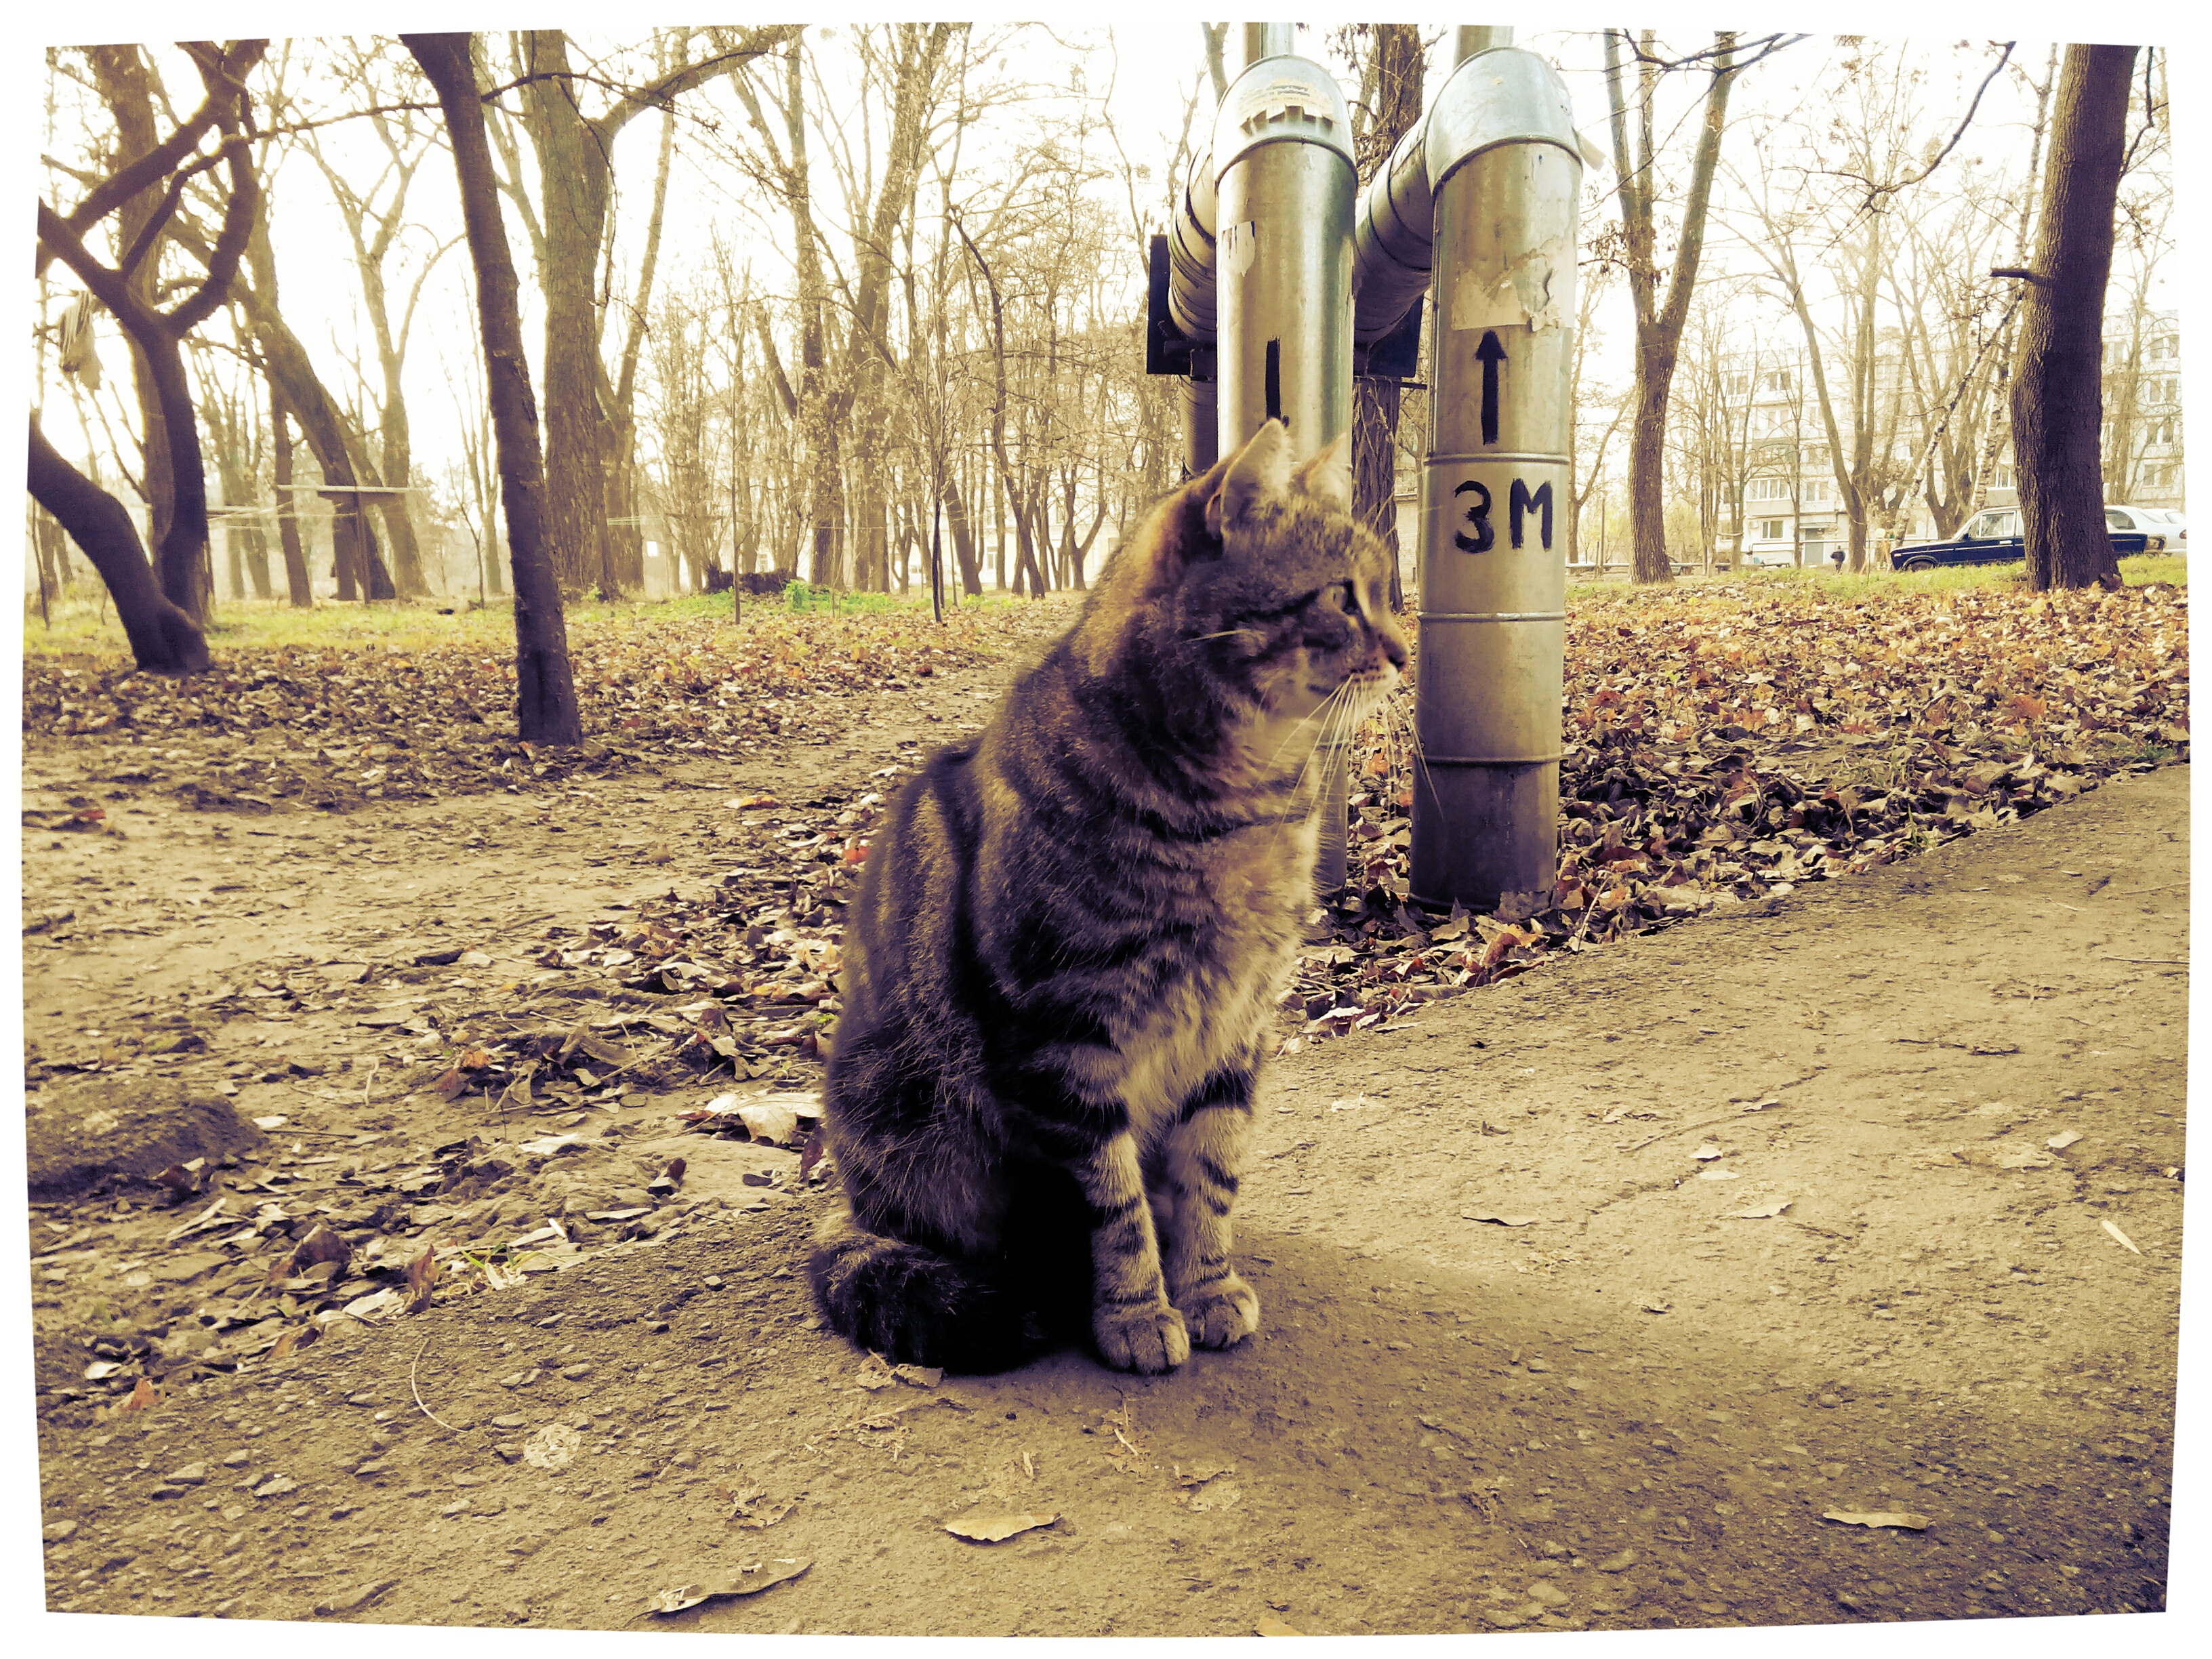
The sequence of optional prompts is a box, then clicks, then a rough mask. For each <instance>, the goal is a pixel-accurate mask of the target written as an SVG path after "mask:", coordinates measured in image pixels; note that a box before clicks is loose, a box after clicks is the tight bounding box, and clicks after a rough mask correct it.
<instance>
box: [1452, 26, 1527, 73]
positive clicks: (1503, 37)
mask: <svg viewBox="0 0 2212 1659" xmlns="http://www.w3.org/2000/svg"><path fill="white" fill-rule="evenodd" d="M1512 44H1513V31H1512V30H1511V29H1499V28H1489V27H1485V26H1483V25H1482V24H1480V23H1462V24H1461V25H1460V26H1459V27H1457V28H1455V29H1454V30H1453V31H1452V67H1453V68H1454V69H1457V68H1458V67H1459V66H1460V65H1461V64H1464V63H1465V62H1467V60H1468V58H1472V57H1474V55H1475V53H1477V52H1488V51H1489V50H1490V49H1491V48H1492V47H1493V46H1511V45H1512Z"/></svg>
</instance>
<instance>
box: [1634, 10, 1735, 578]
mask: <svg viewBox="0 0 2212 1659" xmlns="http://www.w3.org/2000/svg"><path fill="white" fill-rule="evenodd" d="M1624 48H1629V49H1631V50H1632V54H1633V56H1634V58H1635V60H1636V81H1635V86H1634V88H1633V91H1632V88H1631V87H1630V85H1629V77H1628V72H1627V65H1626V63H1625V62H1624V61H1623V58H1622V55H1621V54H1622V52H1623V50H1624ZM1655 52H1656V40H1655V39H1654V36H1653V33H1652V32H1651V31H1650V29H1646V30H1644V32H1643V33H1642V35H1641V36H1640V37H1639V38H1638V40H1637V41H1636V42H1635V43H1633V46H1632V44H1631V42H1630V40H1629V38H1628V34H1627V32H1626V30H1621V29H1607V31H1606V33H1605V70H1606V76H1605V84H1606V94H1607V101H1608V105H1609V107H1610V109H1611V112H1612V121H1613V169H1614V172H1615V173H1616V174H1617V175H1618V176H1617V178H1616V180H1615V183H1614V192H1615V194H1616V196H1617V197H1619V200H1620V225H1621V236H1620V242H1621V248H1620V261H1621V264H1622V267H1623V269H1624V270H1625V271H1626V276H1627V278H1628V292H1629V297H1630V299H1631V301H1632V302H1633V304H1634V306H1635V311H1636V383H1635V389H1634V391H1633V392H1632V393H1631V394H1630V395H1631V398H1632V403H1631V410H1632V413H1631V416H1630V420H1629V428H1628V500H1629V507H1628V516H1629V526H1630V532H1631V535H1632V538H1633V541H1634V546H1635V551H1634V554H1633V556H1632V565H1631V568H1630V576H1631V579H1632V580H1635V581H1638V582H1664V581H1672V580H1674V567H1673V565H1672V564H1670V563H1669V562H1668V556H1667V535H1666V496H1665V488H1666V486H1665V465H1666V451H1665V444H1666V433H1667V398H1668V392H1669V390H1670V389H1671V387H1672V386H1673V384H1674V363H1675V359H1676V356H1677V355H1678V353H1679V351H1680V345H1681V338H1682V324H1683V321H1684V319H1686V317H1687V316H1688V315H1689V308H1690V295H1691V293H1692V290H1693V289H1695V288H1696V287H1697V283H1698V266H1699V261H1700V259H1701V258H1703V255H1704V252H1705V213H1706V209H1707V207H1708V205H1709V204H1710V203H1711V199H1712V186H1713V171H1714V168H1715V167H1717V165H1718V163H1719V161H1720V153H1721V135H1722V133H1723V131H1725V130H1726V129H1727V125H1728V104H1729V88H1731V87H1732V86H1733V85H1734V83H1735V76H1737V74H1738V73H1740V72H1741V67H1742V66H1740V65H1739V64H1737V62H1736V34H1735V31H1733V30H1723V31H1721V32H1719V33H1716V34H1715V35H1714V37H1713V47H1712V51H1711V53H1710V55H1709V57H1708V58H1707V64H1706V73H1707V80H1706V85H1705V93H1704V95H1703V105H1704V118H1703V120H1702V121H1701V122H1700V123H1699V131H1698V142H1697V148H1696V151H1695V153H1694V155H1693V156H1692V161H1691V163H1690V185H1689V190H1688V191H1687V193H1686V196H1685V197H1684V200H1683V204H1682V210H1681V216H1680V223H1679V225H1678V226H1677V228H1676V231H1675V239H1676V240H1675V251H1674V264H1673V267H1672V270H1670V271H1669V272H1668V273H1667V276H1666V288H1665V290H1664V293H1663V295H1662V291H1661V289H1660V279H1661V275H1662V273H1661V271H1660V269H1659V264H1658V237H1659V230H1658V216H1657V202H1658V194H1659V191H1658V185H1659V179H1658V173H1657V172H1656V160H1657V149H1658V146H1657V143H1656V136H1655V135H1656V125H1657V118H1658V107H1657V106H1658V92H1659V85H1660V81H1661V78H1662V74H1663V73H1664V72H1665V71H1666V70H1668V68H1669V67H1670V66H1669V65H1668V64H1665V63H1663V62H1662V60H1661V59H1660V58H1657V57H1656V56H1655ZM1753 61H1756V60H1755V59H1754V60H1753ZM1632 108H1633V112H1634V115H1635V128H1634V141H1633V143H1632V142H1631V137H1630V120H1629V118H1630V114H1631V111H1632Z"/></svg>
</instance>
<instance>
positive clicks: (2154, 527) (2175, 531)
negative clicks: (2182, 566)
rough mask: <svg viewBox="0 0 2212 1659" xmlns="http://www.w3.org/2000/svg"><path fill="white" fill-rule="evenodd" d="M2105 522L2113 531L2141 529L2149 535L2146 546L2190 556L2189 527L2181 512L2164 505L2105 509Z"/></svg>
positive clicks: (2151, 548) (2176, 554) (2157, 551)
mask: <svg viewBox="0 0 2212 1659" xmlns="http://www.w3.org/2000/svg"><path fill="white" fill-rule="evenodd" d="M2105 522H2106V524H2107V525H2109V526H2112V528H2113V529H2114V530H2118V531H2140V532H2142V534H2143V535H2145V536H2147V537H2148V538H2149V540H2148V542H2147V543H2145V546H2146V548H2147V549H2148V550H2149V551H2151V552H2153V553H2165V554H2167V555H2169V556H2172V557H2174V558H2184V559H2185V558H2187V557H2188V556H2189V526H2188V523H2187V521H2186V520H2184V519H2183V517H2182V516H2181V514H2180V513H2176V512H2174V511H2173V510H2172V508H2170V507H2113V506H2109V505H2108V506H2107V507H2106V508H2105Z"/></svg>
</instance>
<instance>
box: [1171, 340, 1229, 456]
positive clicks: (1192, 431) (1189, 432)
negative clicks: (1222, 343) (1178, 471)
mask: <svg viewBox="0 0 2212 1659" xmlns="http://www.w3.org/2000/svg"><path fill="white" fill-rule="evenodd" d="M1200 350H1204V348H1200ZM1205 355H1206V356H1212V353H1211V352H1210V351H1208V352H1206V354H1205ZM1199 356H1200V352H1199V351H1194V352H1192V353H1191V362H1192V367H1193V368H1196V367H1197V366H1198V357H1199ZM1176 386H1177V387H1178V388H1179V389H1180V390H1181V392H1182V454H1183V467H1184V469H1185V471H1187V472H1188V474H1189V476H1190V477H1194V478H1195V477H1198V475H1199V474H1200V473H1201V472H1204V471H1208V470H1210V469H1211V468H1212V465H1213V464H1214V462H1216V461H1218V460H1219V459H1221V449H1220V437H1221V434H1220V427H1219V416H1218V412H1217V410H1216V406H1215V401H1214V395H1213V382H1212V380H1200V379H1199V377H1198V376H1197V375H1196V374H1188V375H1185V376H1184V377H1183V378H1182V380H1178V381H1176Z"/></svg>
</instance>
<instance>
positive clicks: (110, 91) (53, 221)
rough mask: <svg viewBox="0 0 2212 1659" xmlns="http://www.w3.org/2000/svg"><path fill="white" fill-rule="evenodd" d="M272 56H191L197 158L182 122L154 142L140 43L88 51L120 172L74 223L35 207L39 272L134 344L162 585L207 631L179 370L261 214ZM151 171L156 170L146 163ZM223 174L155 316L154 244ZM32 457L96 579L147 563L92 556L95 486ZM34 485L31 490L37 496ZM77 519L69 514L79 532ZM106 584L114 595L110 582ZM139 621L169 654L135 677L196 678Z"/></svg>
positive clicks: (198, 656) (196, 467)
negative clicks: (200, 181)
mask: <svg viewBox="0 0 2212 1659" xmlns="http://www.w3.org/2000/svg"><path fill="white" fill-rule="evenodd" d="M267 46H268V43H267V42H266V41H264V40H245V41H240V42H237V43H235V44H234V45H233V46H229V47H228V48H223V47H218V46H214V45H212V44H210V43H205V42H195V43H193V44H192V45H191V46H187V47H185V52H186V55H187V56H189V57H190V58H191V61H192V64H193V66H194V68H195V69H196V70H198V72H199V76H200V79H201V82H202V83H203V85H204V88H205V89H206V92H207V94H208V100H209V104H210V106H212V109H213V113H212V114H211V115H210V118H209V125H210V126H211V127H212V128H213V129H214V130H215V131H217V132H219V133H220V134H221V135H222V142H221V143H220V144H219V145H218V147H217V149H216V152H215V154H214V155H212V156H208V157H200V156H198V155H197V152H196V151H194V150H192V149H184V150H183V151H182V152H181V153H179V154H175V155H172V151H173V150H174V149H175V145H174V142H173V141H174V139H175V137H176V132H182V131H185V128H186V127H187V126H189V125H191V124H190V123H184V124H180V125H179V127H178V129H177V130H176V132H173V133H172V134H171V135H170V142H168V143H160V142H156V141H155V139H154V138H153V136H152V135H153V131H154V120H153V114H152V106H153V102H154V90H153V88H154V77H153V73H152V70H151V66H150V65H149V64H147V63H146V61H145V59H144V58H143V54H141V53H140V52H139V51H138V49H137V47H135V46H132V47H95V48H94V49H93V50H92V52H91V54H90V56H91V58H92V59H93V62H94V70H95V74H96V76H97V77H98V78H99V80H100V84H101V88H102V90H103V92H104V93H105V94H106V98H107V102H108V106H109V108H110V110H111V111H112V112H113V115H114V118H115V121H116V125H117V131H118V137H119V139H120V143H121V161H122V167H121V168H120V170H119V171H118V173H117V174H115V175H112V176H111V178H110V179H106V180H103V181H102V182H101V185H95V187H94V194H93V195H92V196H91V197H88V198H87V200H86V201H84V202H82V203H80V204H78V206H77V208H76V210H75V211H74V212H73V213H72V214H71V215H70V216H69V217H68V218H66V219H65V218H64V217H63V216H61V215H60V214H58V213H56V212H55V211H54V210H52V208H51V207H49V206H47V205H46V203H45V202H43V201H41V202H40V204H39V210H38V216H39V241H40V265H41V266H43V265H44V264H45V261H46V259H47V258H59V259H60V260H61V261H62V263H63V264H65V265H67V266H68V267H69V268H70V271H71V272H72V273H73V274H74V275H75V276H76V278H77V279H78V280H79V281H80V282H82V283H83V284H84V285H85V287H86V288H87V289H89V290H90V291H91V293H92V294H93V295H94V297H95V298H96V299H98V300H99V301H100V303H101V304H102V305H104V306H106V307H107V309H108V310H109V312H110V313H112V314H113V316H114V317H115V319H116V321H117V322H118V323H119V324H120V325H122V328H123V331H124V332H125V335H126V336H127V337H128V338H129V339H130V342H131V349H132V362H133V364H134V367H135V368H137V371H138V374H137V379H138V386H139V393H140V399H139V401H140V410H141V414H142V417H143V422H144V431H145V453H146V458H147V474H148V477H147V486H148V488H147V496H148V501H149V504H150V505H151V507H152V508H153V513H152V522H153V526H154V532H155V568H156V570H157V572H158V574H159V579H160V588H161V592H162V593H163V594H164V595H166V596H167V599H168V601H169V603H170V604H171V605H174V606H175V607H176V608H177V609H178V610H179V611H181V612H183V613H184V615H185V617H188V618H190V619H191V622H192V623H194V624H195V625H197V624H198V623H202V622H204V619H205V617H206V615H207V605H208V599H209V587H210V574H209V568H208V520H207V477H206V473H205V471H204V465H203V463H202V459H201V456H200V446H199V428H198V422H197V418H196V416H195V413H194V410H193V406H192V398H191V385H190V382H189V381H188V380H187V378H186V375H185V364H184V353H183V342H184V339H185V336H186V335H188V334H189V333H191V331H192V330H193V329H195V328H197V326H198V325H200V324H201V323H202V322H204V321H205V320H206V319H208V318H210V317H211V316H213V315H214V314H215V313H216V311H217V310H218V309H219V308H220V307H222V304H223V302H224V301H225V300H226V299H227V298H228V295H229V290H230V285H231V282H232V279H233V277H234V276H235V275H236V273H237V270H238V264H239V259H240V255H241V254H242V253H243V252H244V249H245V246H246V234H247V231H248V229H249V228H250V227H251V226H252V222H253V220H254V216H255V213H256V210H257V208H258V204H259V197H260V192H259V188H258V183H257V181H256V179H255V178H254V174H253V169H252V165H251V163H250V162H249V161H248V159H247V149H246V145H247V139H248V136H249V134H250V132H251V125H252V102H251V99H250V97H249V94H247V91H246V84H245V77H246V74H247V72H248V71H249V70H252V67H253V66H254V65H255V64H258V63H259V62H260V60H261V58H262V55H263V53H264V52H265V51H266V50H267ZM187 157H190V158H191V159H190V160H187V159H186V158H187ZM149 161H150V162H155V163H158V164H157V165H155V166H153V167H147V165H146V164H147V163H149ZM218 166H220V167H222V170H223V172H224V173H225V175H226V178H227V179H228V194H227V196H226V197H225V199H224V201H223V205H222V230H221V232H220V234H218V235H217V237H216V239H215V243H214V246H213V247H212V249H211V250H210V258H209V261H208V265H207V271H206V276H205V278H204V280H203V281H202V282H200V283H198V284H197V286H193V285H191V284H189V283H186V284H184V286H185V287H186V289H187V290H188V291H187V292H185V294H184V295H182V297H180V298H179V299H178V300H177V301H176V303H175V304H173V306H170V307H168V308H167V309H166V310H164V309H161V307H160V306H159V305H158V303H157V301H156V298H155V295H156V278H157V276H158V275H159V271H160V269H161V246H162V244H163V243H164V241H165V240H167V235H168V233H169V230H170V228H171V225H172V222H173V219H174V217H175V215H176V210H177V206H178V204H179V201H180V200H181V199H182V197H183V195H184V192H185V187H186V186H187V185H189V184H190V183H191V181H192V179H195V178H197V177H198V176H199V175H200V174H202V173H206V172H210V171H212V170H214V169H215V168H216V167H218ZM115 178H125V179H126V180H127V181H130V182H134V183H135V184H136V188H132V189H118V188H113V187H112V186H113V181H114V179H115ZM103 189H104V190H105V191H106V200H107V203H108V205H107V206H106V208H105V209H103V210H101V211H100V213H98V214H90V213H88V209H90V208H92V207H94V205H96V204H97V203H98V201H99V200H100V197H101V191H103ZM118 210H119V212H118ZM110 212H118V222H117V225H116V228H115V235H116V249H117V258H116V263H115V264H114V265H112V266H109V265H106V264H101V263H100V260H99V259H97V258H94V255H93V254H92V252H90V250H89V249H88V248H87V247H86V246H85V244H84V242H83V240H82V232H83V231H84V230H86V229H88V228H90V227H91V226H92V225H94V224H96V223H98V222H100V219H102V218H104V217H106V215H107V214H108V213H110ZM42 450H43V451H44V452H45V453H44V454H43V455H42V454H41V451H42ZM32 452H33V457H34V459H36V460H38V461H39V463H40V471H38V473H37V475H36V476H37V477H44V478H46V480H47V481H48V483H49V484H50V485H51V486H52V488H54V489H56V491H57V492H58V493H57V495H56V497H55V501H46V500H45V498H44V497H43V496H41V497H40V500H41V501H42V503H43V504H44V505H45V506H46V508H47V510H48V511H50V512H52V513H53V514H54V516H55V517H56V518H57V519H59V520H61V521H62V522H63V524H64V526H69V528H70V533H71V534H72V535H73V536H76V538H77V544H78V546H80V547H82V548H84V551H85V554H86V556H87V557H88V558H91V559H92V560H93V562H94V567H95V568H98V569H99V570H100V574H101V577H102V579H103V580H107V579H108V575H109V571H110V569H111V568H118V567H119V566H120V565H121V564H122V563H124V562H127V561H128V560H129V559H131V558H134V557H143V553H141V552H140V550H138V547H137V537H136V534H135V532H134V534H133V536H132V538H131V545H130V546H129V547H127V548H126V547H125V546H122V545H120V544H114V543H113V542H112V540H111V541H110V542H109V543H108V544H106V545H103V546H102V548H101V549H100V550H99V552H98V553H97V554H96V555H95V553H94V549H92V548H90V547H87V546H85V543H84V539H83V537H82V535H79V534H78V530H79V527H80V526H82V529H83V531H84V532H86V533H88V534H94V535H103V534H108V533H109V532H112V517H111V515H108V514H106V513H100V514H97V515H95V516H94V517H87V516H86V507H85V499H84V496H83V495H82V489H81V488H80V486H83V487H91V486H90V485H89V483H88V481H87V480H84V479H83V478H82V476H81V475H77V474H76V473H75V472H74V471H73V470H71V472H70V477H63V476H62V474H61V473H59V472H58V471H55V470H54V468H53V467H52V465H50V464H49V462H48V459H47V458H48V457H51V459H52V460H54V461H58V460H59V457H58V456H56V455H53V454H52V451H51V448H50V447H46V445H45V441H44V440H43V439H42V438H35V437H34V441H33V446H32ZM72 479H74V482H72V481H71V480H72ZM37 487H38V486H37V484H36V483H35V482H34V483H33V493H36V490H37ZM56 501H60V502H63V503H65V504H66V505H67V506H68V507H69V508H70V512H69V513H64V511H63V510H62V507H60V506H57V505H56ZM118 510H119V509H118ZM71 515H75V520H76V521H75V522H74V523H73V522H72V517H71ZM108 586H109V589H110V591H111V592H114V590H115V583H114V582H113V581H112V580H109V582H108ZM127 586H129V587H130V588H131V591H132V592H134V593H135V592H137V584H136V583H135V582H133V583H130V584H127ZM124 603H125V600H124V599H123V596H122V594H121V593H119V592H118V593H116V605H117V608H118V612H119V611H120V610H121V608H122V606H123V605H124ZM142 624H143V625H142V626H141V628H140V629H139V630H138V631H137V633H136V634H134V635H132V645H133V648H134V650H136V649H137V648H138V647H139V646H140V643H141V641H145V642H147V643H149V644H151V643H152V642H154V641H157V640H158V641H162V647H161V648H162V652H163V655H162V657H161V659H160V660H157V661H155V662H146V661H143V660H142V662H141V664H140V665H141V666H142V667H149V668H154V667H159V668H161V669H164V670H165V671H191V668H193V667H197V666H203V665H204V663H205V647H204V645H203V646H201V647H197V650H195V649H194V648H193V647H191V646H190V645H189V644H186V645H185V646H183V647H182V653H181V655H174V654H171V653H173V650H174V649H175V647H176V642H177V641H178V639H179V635H178V632H177V630H176V629H175V628H174V627H173V624H170V623H167V621H166V619H164V620H162V621H161V622H160V623H156V622H155V619H153V618H150V617H149V618H144V619H142Z"/></svg>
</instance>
